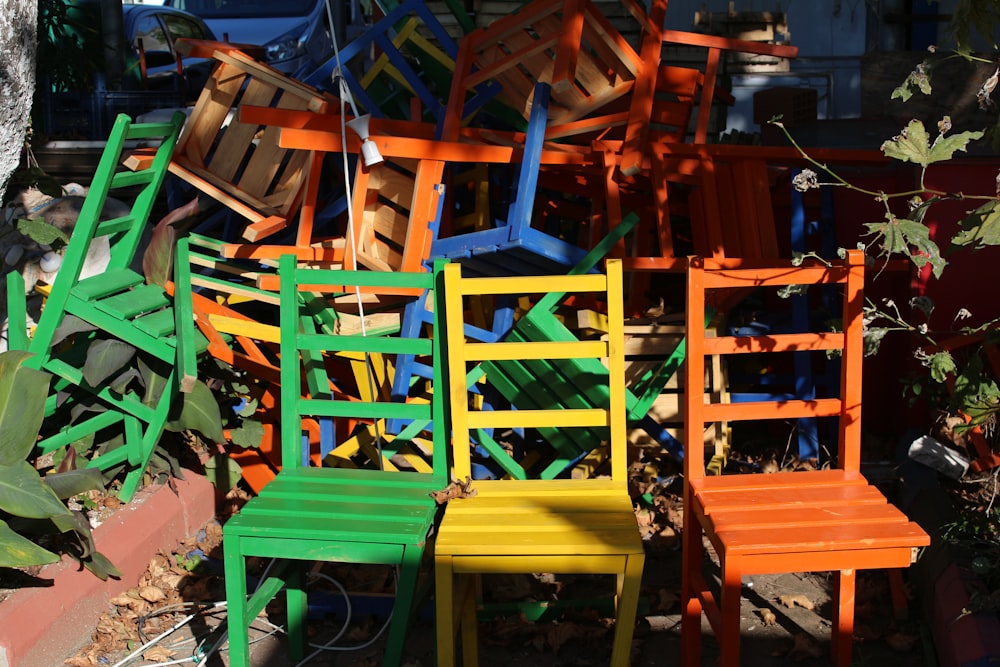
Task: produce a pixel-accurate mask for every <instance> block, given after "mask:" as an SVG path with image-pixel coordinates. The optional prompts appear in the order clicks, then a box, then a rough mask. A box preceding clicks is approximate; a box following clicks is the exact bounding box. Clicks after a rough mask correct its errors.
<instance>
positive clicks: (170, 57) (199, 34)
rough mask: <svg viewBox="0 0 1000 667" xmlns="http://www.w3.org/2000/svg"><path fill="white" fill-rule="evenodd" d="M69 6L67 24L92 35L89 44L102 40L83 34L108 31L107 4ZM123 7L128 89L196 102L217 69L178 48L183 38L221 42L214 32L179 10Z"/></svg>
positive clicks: (72, 1) (96, 0)
mask: <svg viewBox="0 0 1000 667" xmlns="http://www.w3.org/2000/svg"><path fill="white" fill-rule="evenodd" d="M66 4H67V14H66V16H67V21H68V22H69V24H70V25H72V26H81V28H78V30H80V32H81V33H83V34H85V35H86V37H85V38H84V41H85V42H88V41H89V40H92V39H93V38H94V37H95V36H99V35H100V34H101V33H95V32H84V30H83V29H82V26H94V25H98V26H99V25H102V14H101V6H102V3H101V0H67V3H66ZM121 7H122V28H123V30H124V35H123V37H124V40H125V44H126V45H127V47H128V48H126V49H125V54H124V55H125V72H124V77H123V79H122V86H121V87H122V89H123V90H132V89H135V90H170V89H178V90H180V92H181V93H182V95H183V97H184V99H185V101H193V100H194V99H196V98H197V96H198V94H199V93H200V92H201V89H202V88H203V87H204V85H205V82H206V81H208V77H209V75H210V74H211V72H212V68H213V67H214V66H215V63H214V61H212V60H211V59H205V58H183V57H181V56H180V55H179V54H178V53H177V51H176V49H175V43H176V41H177V40H178V39H180V38H190V39H205V40H216V39H217V38H216V35H215V33H214V32H213V31H212V29H211V28H210V27H209V26H208V25H207V24H206V23H205V22H204V21H203V20H202V19H201V18H199V17H198V16H195V15H194V14H191V13H189V12H185V11H182V10H180V9H176V8H173V7H167V6H163V5H144V4H123V5H122V6H121ZM102 32H103V31H102ZM109 41H111V40H109ZM88 46H90V45H89V44H88ZM94 48H95V47H91V49H90V50H93V49H94Z"/></svg>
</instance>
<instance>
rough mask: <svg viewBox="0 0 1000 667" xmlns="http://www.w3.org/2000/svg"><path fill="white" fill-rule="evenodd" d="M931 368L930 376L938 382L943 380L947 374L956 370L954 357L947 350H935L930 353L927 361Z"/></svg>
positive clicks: (946, 377)
mask: <svg viewBox="0 0 1000 667" xmlns="http://www.w3.org/2000/svg"><path fill="white" fill-rule="evenodd" d="M928 363H929V366H930V369H931V377H932V378H934V379H935V380H936V381H938V382H945V381H946V380H947V379H948V376H949V375H951V374H952V373H954V372H955V371H956V370H957V368H958V367H957V366H956V365H955V359H954V357H952V356H951V353H949V352H937V353H935V354H933V355H931V358H930V361H929V362H928Z"/></svg>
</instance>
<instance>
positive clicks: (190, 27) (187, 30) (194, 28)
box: [162, 14, 209, 42]
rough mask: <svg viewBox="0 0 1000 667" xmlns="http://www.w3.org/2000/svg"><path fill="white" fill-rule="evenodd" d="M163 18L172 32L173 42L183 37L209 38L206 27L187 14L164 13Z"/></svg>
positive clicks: (168, 29) (171, 39)
mask: <svg viewBox="0 0 1000 667" xmlns="http://www.w3.org/2000/svg"><path fill="white" fill-rule="evenodd" d="M162 18H163V22H164V23H165V24H166V25H167V32H168V33H169V34H170V41H171V42H173V41H174V40H175V39H180V38H181V37H187V38H190V39H208V38H209V35H208V34H207V33H206V32H205V27H204V26H203V25H202V24H201V23H198V22H197V21H192V20H191V19H190V18H188V17H187V16H178V15H176V14H163V15H162Z"/></svg>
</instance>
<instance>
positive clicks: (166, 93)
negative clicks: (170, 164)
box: [35, 0, 217, 140]
mask: <svg viewBox="0 0 1000 667" xmlns="http://www.w3.org/2000/svg"><path fill="white" fill-rule="evenodd" d="M106 4H107V3H102V2H101V0H64V2H63V5H61V6H60V8H59V10H60V13H59V14H58V15H56V16H53V17H48V18H49V21H48V25H49V26H50V27H49V29H48V31H47V34H42V35H40V38H39V39H40V42H41V43H40V44H39V49H40V52H42V51H44V52H46V53H50V54H56V57H53V56H49V57H48V60H47V61H46V63H49V61H51V64H46V65H43V64H42V62H41V57H40V58H39V59H40V63H39V71H38V94H39V98H40V102H41V103H40V105H36V107H38V112H39V113H40V118H38V123H39V124H38V125H36V126H35V127H36V128H39V129H41V131H42V132H43V133H45V134H47V135H57V136H75V137H81V138H89V139H98V140H100V139H103V138H104V136H106V134H107V132H108V131H110V128H111V124H112V123H113V121H114V117H115V116H116V115H117V114H118V113H127V114H129V115H130V116H132V117H133V118H134V117H137V116H139V115H142V114H144V113H146V112H148V111H152V110H154V109H159V108H167V107H175V108H182V107H185V106H187V105H190V104H191V103H193V102H194V101H195V100H196V99H197V98H198V95H199V94H200V93H201V90H202V89H203V88H204V86H205V83H206V82H207V81H208V78H209V76H210V75H211V72H212V69H213V68H214V67H215V66H216V64H217V63H216V62H215V61H214V60H212V59H208V58H187V57H182V56H181V55H180V54H179V53H178V52H177V50H176V42H177V40H178V39H180V38H191V39H202V40H213V41H217V38H216V35H215V33H214V32H212V29H211V28H210V27H208V25H207V24H206V23H205V22H204V21H203V20H202V19H201V18H199V17H197V16H195V15H194V14H190V13H188V12H185V11H182V10H179V9H175V8H173V7H165V6H162V5H140V4H123V5H121V31H120V34H119V37H118V39H114V38H110V37H108V35H109V34H110V33H109V30H114V29H115V28H114V24H115V23H117V22H118V18H117V16H113V17H112V18H111V20H110V21H107V20H105V18H106V17H105V16H104V14H103V12H102V6H103V5H106ZM108 24H110V25H108ZM116 44H120V45H121V46H120V47H117V48H116V47H115V46H114V45H116ZM107 45H112V49H111V50H108V49H106V46H107ZM36 117H37V114H36Z"/></svg>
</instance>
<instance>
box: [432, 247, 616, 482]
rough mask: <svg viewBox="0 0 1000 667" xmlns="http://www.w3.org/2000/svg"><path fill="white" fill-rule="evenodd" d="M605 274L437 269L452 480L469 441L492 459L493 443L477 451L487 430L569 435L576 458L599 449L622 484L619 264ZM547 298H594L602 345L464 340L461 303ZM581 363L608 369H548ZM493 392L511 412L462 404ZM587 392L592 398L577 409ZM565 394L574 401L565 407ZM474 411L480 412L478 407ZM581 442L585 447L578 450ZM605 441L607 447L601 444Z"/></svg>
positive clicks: (465, 472) (468, 464) (467, 473)
mask: <svg viewBox="0 0 1000 667" xmlns="http://www.w3.org/2000/svg"><path fill="white" fill-rule="evenodd" d="M606 270H607V272H606V274H599V273H587V274H579V275H560V276H555V275H553V276H523V277H522V276H518V277H503V278H490V277H471V278H466V277H463V276H462V267H461V265H458V264H450V265H448V266H446V267H445V269H444V293H443V299H444V301H443V304H442V303H441V302H440V301H439V308H440V309H443V311H444V314H445V315H444V317H445V332H446V335H447V354H448V363H447V365H448V378H449V387H450V390H449V392H450V393H449V397H450V402H449V405H450V409H451V424H452V431H453V432H452V448H453V472H454V476H455V477H456V478H458V479H465V478H466V477H471V476H472V474H473V472H472V456H471V451H472V446H473V444H472V443H473V435H476V436H477V437H478V439H479V440H480V443H479V444H480V445H481V446H484V448H485V449H486V450H487V453H489V450H490V447H491V446H492V447H493V449H494V451H495V452H498V450H497V449H496V446H493V444H492V443H491V445H490V446H485V445H484V443H483V441H484V438H482V437H479V436H481V435H482V434H483V433H485V432H486V431H487V430H489V429H506V430H513V429H534V430H544V429H553V428H558V429H575V432H576V433H578V434H580V436H581V442H579V443H578V445H579V446H580V447H581V450H582V451H585V452H592V451H595V450H602V449H605V447H606V449H607V451H606V452H605V454H604V455H602V457H601V458H602V459H604V458H606V456H607V455H610V465H611V477H612V478H613V479H615V480H616V481H620V482H622V483H623V484H624V483H625V480H626V472H627V471H626V463H625V456H626V452H625V439H626V406H625V367H624V364H625V358H624V336H623V326H624V312H623V305H622V271H621V262H620V260H608V262H607V268H606ZM549 292H566V293H573V294H588V293H589V294H595V293H596V294H597V298H598V299H600V300H601V301H604V302H605V303H607V309H608V321H609V328H610V331H609V335H608V336H607V338H606V339H604V340H601V339H600V338H597V339H581V338H574V339H573V340H558V341H556V340H543V341H539V340H530V339H526V338H523V337H513V338H510V339H505V340H503V341H500V342H494V343H483V342H476V341H469V340H467V337H466V335H465V317H464V314H465V309H464V306H463V303H464V300H465V299H466V298H467V297H472V296H480V295H507V296H517V295H532V294H545V293H549ZM588 359H589V360H597V361H598V362H600V361H601V360H606V364H607V365H606V366H605V365H604V364H601V363H597V364H589V365H587V366H586V367H581V368H580V372H579V373H576V374H574V375H573V376H572V377H568V376H566V375H563V374H562V373H560V372H559V369H558V364H557V363H556V362H560V361H562V362H566V361H569V360H588ZM515 362H520V363H515ZM514 366H516V368H515V367H514ZM470 380H471V381H472V383H471V384H470V383H469V381H470ZM492 384H495V385H496V388H497V390H498V393H502V394H506V395H507V396H513V398H512V400H510V405H509V406H491V407H492V408H493V409H479V407H476V408H470V395H471V396H475V394H476V393H486V392H487V388H488V387H489V386H490V385H492ZM504 385H507V387H504ZM514 385H516V386H514ZM501 387H504V391H503V392H499V388H501ZM470 388H471V389H472V393H471V394H470ZM511 389H513V393H512V392H511ZM585 391H586V393H588V394H589V395H591V396H594V397H596V398H594V399H593V400H586V401H585V400H583V399H582V396H583V394H584V392H585ZM569 394H574V395H578V396H580V397H581V399H580V400H577V401H572V400H568V399H567V397H568V395H569ZM472 403H476V404H478V406H482V403H481V402H480V401H479V400H478V399H477V400H474V401H472ZM598 432H600V433H602V434H604V435H603V437H602V436H600V435H596V434H597V433H598ZM587 438H589V441H587V442H583V441H584V440H587ZM605 438H606V439H607V445H606V444H605V442H603V440H604V439H605ZM526 439H527V438H526ZM487 441H488V440H487ZM494 442H495V441H494ZM556 456H558V454H557V455H556ZM543 467H544V466H543ZM564 467H565V466H564ZM522 470H523V468H522ZM506 472H507V474H508V475H510V476H512V477H515V478H516V477H521V476H522V475H520V474H519V473H515V472H512V471H510V470H507V471H506Z"/></svg>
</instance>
